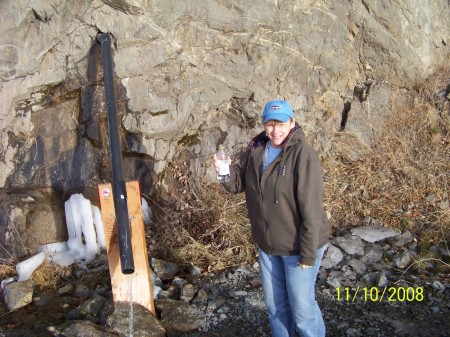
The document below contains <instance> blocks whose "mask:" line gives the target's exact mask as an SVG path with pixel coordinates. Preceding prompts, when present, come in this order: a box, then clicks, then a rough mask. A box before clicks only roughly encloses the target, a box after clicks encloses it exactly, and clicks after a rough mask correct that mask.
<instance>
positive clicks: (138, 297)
mask: <svg viewBox="0 0 450 337" xmlns="http://www.w3.org/2000/svg"><path fill="white" fill-rule="evenodd" d="M126 189H127V197H128V212H129V216H130V232H131V245H132V249H133V258H134V266H135V271H134V273H133V274H123V273H122V269H121V266H120V254H119V242H118V235H117V222H116V215H115V210H114V200H113V196H112V187H111V184H102V185H99V186H98V192H99V197H100V207H101V212H102V218H103V227H104V231H105V240H106V250H107V254H108V265H109V273H110V276H111V286H112V292H113V299H114V302H119V301H123V302H135V303H139V304H141V305H143V306H144V307H146V308H147V309H149V310H150V311H151V312H152V313H153V314H155V305H154V302H153V287H152V282H151V271H150V264H149V257H148V255H147V245H146V242H145V231H144V220H143V218H142V207H141V196H140V189H139V182H137V181H129V182H127V183H126Z"/></svg>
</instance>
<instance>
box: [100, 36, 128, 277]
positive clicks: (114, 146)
mask: <svg viewBox="0 0 450 337" xmlns="http://www.w3.org/2000/svg"><path fill="white" fill-rule="evenodd" d="M97 41H98V42H100V44H101V46H102V61H103V77H104V82H105V96H106V97H105V98H106V112H107V115H108V131H109V144H110V156H111V163H112V173H113V178H112V179H113V182H112V190H113V197H114V207H115V211H116V221H117V234H118V239H119V250H120V264H121V266H122V273H124V274H132V273H134V260H133V250H132V246H131V233H130V219H129V215H128V203H127V202H128V201H127V200H128V199H127V190H126V185H125V180H124V178H123V170H122V150H121V146H120V134H119V123H118V118H117V103H116V93H115V90H114V70H113V62H112V52H111V37H110V36H109V34H105V33H100V34H98V35H97Z"/></svg>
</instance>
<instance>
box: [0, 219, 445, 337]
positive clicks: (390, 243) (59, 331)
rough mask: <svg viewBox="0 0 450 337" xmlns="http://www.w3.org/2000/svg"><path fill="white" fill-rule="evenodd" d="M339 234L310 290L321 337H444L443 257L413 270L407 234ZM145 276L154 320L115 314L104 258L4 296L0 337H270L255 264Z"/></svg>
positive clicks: (413, 248) (138, 311)
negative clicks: (52, 282)
mask: <svg viewBox="0 0 450 337" xmlns="http://www.w3.org/2000/svg"><path fill="white" fill-rule="evenodd" d="M341 234H342V235H341V236H338V237H336V238H333V239H332V240H331V242H330V246H329V248H328V251H327V253H326V256H325V258H324V260H323V262H322V267H321V270H320V273H319V276H318V281H317V299H318V301H319V304H320V307H321V308H322V311H323V315H324V318H325V322H326V326H327V336H349V337H357V336H389V337H390V336H424V337H425V336H441V337H443V336H450V320H449V317H450V301H449V295H450V284H449V278H448V269H440V266H441V265H442V264H443V263H445V262H444V260H446V259H448V250H446V249H443V247H442V246H433V247H430V248H429V250H430V253H433V254H434V255H430V256H434V257H430V258H429V259H428V260H426V261H422V262H421V263H422V264H423V265H422V266H421V269H417V268H415V267H416V264H417V261H418V260H417V249H418V248H417V245H416V243H415V241H414V238H413V237H412V236H411V235H410V234H409V233H402V234H400V233H398V232H395V231H389V230H387V231H386V230H385V229H381V228H378V227H376V226H367V227H366V228H365V229H364V230H355V231H352V232H351V233H350V232H348V233H341ZM446 254H447V255H446ZM152 267H153V270H156V271H158V273H157V275H155V278H154V290H155V295H156V296H157V297H158V299H157V300H156V301H155V304H156V309H157V314H158V319H154V318H153V317H152V315H151V314H150V313H149V312H148V311H146V309H143V308H140V307H139V306H133V307H130V305H129V304H120V305H118V304H116V306H115V308H116V310H115V311H114V306H113V304H112V301H111V298H112V293H111V287H110V280H109V272H108V266H107V263H106V259H105V258H104V255H103V256H101V257H100V258H98V259H97V260H96V261H94V263H91V264H89V265H84V264H77V265H73V266H72V268H70V269H68V270H66V271H65V274H64V275H63V277H62V278H61V282H60V284H59V285H58V286H57V287H56V288H55V289H39V288H37V287H35V286H33V285H31V284H29V282H13V283H10V284H8V285H6V286H4V289H3V295H4V298H5V300H6V302H5V303H2V308H1V312H0V336H4V337H19V336H23V337H25V336H26V337H33V336H39V337H45V336H66V337H70V336H92V337H97V336H100V337H108V336H127V337H129V336H134V337H140V336H158V337H159V336H161V337H163V336H166V335H167V336H181V337H207V336H224V337H232V336H233V337H236V336H242V337H243V336H246V337H248V336H255V337H256V336H257V337H264V336H270V331H269V327H268V320H267V314H266V310H265V306H264V301H263V295H262V289H261V286H260V279H259V268H258V264H257V263H256V262H255V264H254V265H253V266H243V267H240V268H230V269H227V270H223V271H220V272H211V273H203V274H199V275H196V273H195V271H196V269H195V268H194V269H193V270H192V271H193V272H191V273H189V274H183V272H182V271H181V270H180V269H179V268H178V267H177V266H176V265H174V264H172V263H169V262H165V261H161V260H157V259H152ZM17 285H21V286H23V287H22V288H21V289H20V290H17V289H16V288H15V287H16V286H17ZM26 289H28V294H29V290H30V289H31V292H32V294H33V295H32V296H30V295H26V294H27V290H26ZM7 293H9V295H8V296H6V294H7ZM12 293H15V296H14V297H11V294H12ZM27 296H29V297H30V301H29V302H30V303H29V304H27V305H25V306H23V307H21V308H17V309H13V310H11V308H12V306H13V305H14V303H11V302H8V301H12V298H14V299H15V300H16V301H18V302H20V300H19V299H21V300H22V301H23V300H24V298H26V297H27ZM6 305H8V308H9V309H8V308H7V307H6ZM131 308H132V309H131ZM130 313H131V314H130Z"/></svg>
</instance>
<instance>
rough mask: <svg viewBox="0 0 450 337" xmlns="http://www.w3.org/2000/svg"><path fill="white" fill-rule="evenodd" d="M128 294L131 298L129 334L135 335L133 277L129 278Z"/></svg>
mask: <svg viewBox="0 0 450 337" xmlns="http://www.w3.org/2000/svg"><path fill="white" fill-rule="evenodd" d="M128 294H129V299H130V311H129V313H128V336H127V337H133V335H134V331H133V330H134V315H133V279H132V278H131V277H130V278H128Z"/></svg>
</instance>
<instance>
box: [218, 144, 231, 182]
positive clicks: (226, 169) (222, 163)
mask: <svg viewBox="0 0 450 337" xmlns="http://www.w3.org/2000/svg"><path fill="white" fill-rule="evenodd" d="M216 158H217V164H218V166H219V172H218V173H217V179H219V182H220V183H226V182H227V181H229V180H230V164H229V157H228V155H227V154H226V153H225V150H224V146H223V145H219V151H217V153H216Z"/></svg>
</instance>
